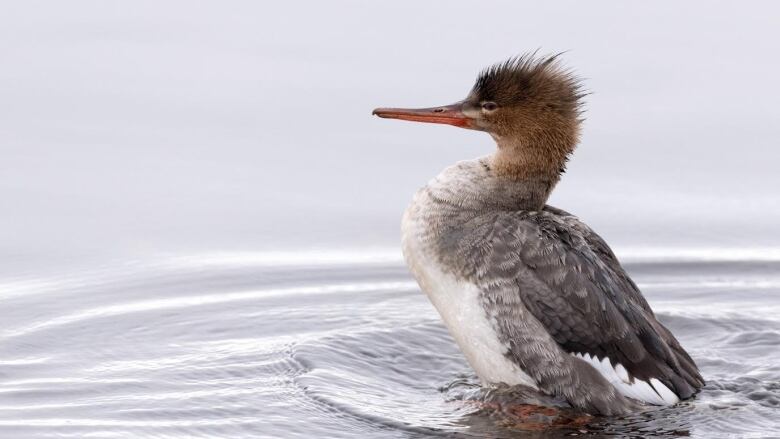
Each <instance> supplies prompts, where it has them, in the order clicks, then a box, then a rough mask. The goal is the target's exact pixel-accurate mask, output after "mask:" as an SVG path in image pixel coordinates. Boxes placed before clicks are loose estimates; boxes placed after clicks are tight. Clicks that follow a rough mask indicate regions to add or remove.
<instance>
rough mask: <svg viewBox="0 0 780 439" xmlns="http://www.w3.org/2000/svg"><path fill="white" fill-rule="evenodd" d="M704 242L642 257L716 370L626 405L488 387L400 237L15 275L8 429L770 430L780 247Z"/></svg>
mask: <svg viewBox="0 0 780 439" xmlns="http://www.w3.org/2000/svg"><path fill="white" fill-rule="evenodd" d="M703 253H704V252H699V251H691V250H684V251H678V252H677V254H676V256H677V260H674V261H668V260H667V261H665V260H661V259H660V258H659V257H656V256H655V255H654V254H653V252H652V251H641V252H635V253H634V257H633V258H632V257H629V258H628V260H629V261H632V262H630V263H629V264H627V265H628V269H629V271H630V272H631V274H632V276H634V278H635V279H636V280H637V281H638V282H639V284H640V287H641V288H642V290H643V291H644V293H645V295H646V296H647V298H648V300H649V301H650V302H651V304H652V305H653V308H654V309H655V310H656V311H657V314H658V315H659V318H660V320H661V321H662V322H663V323H664V324H665V325H667V326H669V327H670V329H672V331H673V332H674V333H675V334H676V335H677V336H678V337H679V339H680V341H681V342H682V343H683V345H684V346H685V347H686V348H687V349H688V350H689V351H690V352H691V353H692V355H693V356H694V358H695V360H696V361H697V363H698V364H699V366H700V367H701V369H702V372H703V374H704V376H705V378H706V379H707V383H708V384H707V387H706V388H705V389H704V390H703V391H702V393H701V394H700V395H698V396H697V397H696V399H694V400H692V401H688V402H684V403H682V404H678V405H676V406H673V407H667V408H661V409H659V408H648V410H647V411H645V412H642V413H637V414H636V415H632V416H630V417H626V418H621V419H609V420H605V419H602V418H593V417H583V416H581V415H578V414H576V413H573V412H571V411H568V410H567V408H566V406H565V404H563V403H562V402H560V401H554V400H551V399H549V398H545V397H543V396H541V395H535V394H531V393H523V392H522V391H521V389H483V388H480V386H479V384H478V382H477V380H476V378H475V377H474V375H473V374H472V372H471V371H470V369H469V367H468V365H467V364H466V363H465V361H464V359H463V358H462V356H461V354H460V352H459V351H458V349H457V347H456V346H455V344H454V342H453V341H452V339H451V338H450V337H449V334H448V333H447V332H446V330H445V329H444V328H443V326H442V325H441V323H440V321H439V317H438V315H437V314H436V312H435V311H434V310H433V308H432V307H431V305H430V304H429V303H428V302H427V299H426V298H425V297H424V295H423V294H422V293H420V292H419V290H418V289H417V286H416V284H415V283H414V282H413V281H412V280H411V278H410V277H409V275H408V274H407V272H406V269H405V268H404V267H403V264H402V262H401V260H400V256H399V255H398V254H397V253H395V252H383V251H375V252H370V251H367V252H363V251H359V252H347V251H344V252H319V253H317V252H315V253H260V254H253V253H244V254H219V255H197V256H189V257H170V258H161V259H159V260H156V261H148V262H144V261H137V262H133V263H122V264H109V265H106V266H105V267H103V268H102V269H99V270H91V271H89V272H70V273H67V274H64V275H58V274H56V273H54V274H51V275H48V276H30V277H16V278H10V277H6V278H5V279H0V297H2V302H0V312H1V313H2V315H3V317H4V325H3V327H2V328H0V330H2V333H1V334H2V335H1V337H2V343H0V378H1V379H0V435H1V436H3V437H63V436H66V437H68V436H70V437H85V436H88V435H91V436H94V437H109V436H110V437H128V438H130V437H133V438H135V437H150V436H160V437H213V436H223V437H224V436H227V437H237V436H253V435H256V436H271V437H317V436H337V437H361V438H362V437H398V436H407V437H409V436H411V437H414V436H423V435H432V434H441V435H446V436H458V435H463V436H469V437H475V436H476V437H511V436H513V435H516V434H517V433H518V432H523V433H524V434H526V435H533V436H538V437H558V436H561V435H568V434H586V433H587V434H590V433H595V434H605V435H616V436H624V435H635V436H647V435H674V436H679V435H692V436H698V437H706V438H712V437H728V436H756V437H758V436H766V435H767V434H769V433H771V432H775V431H778V429H780V421H778V420H777V419H780V417H778V416H777V414H778V409H779V408H780V385H779V384H778V383H779V382H780V366H778V365H780V353H779V352H778V349H777V346H778V344H780V319H778V317H777V316H778V315H780V295H779V294H778V293H779V292H780V274H778V273H780V271H779V270H778V268H780V261H778V259H780V258H774V259H773V258H771V257H770V256H771V254H770V253H766V252H755V254H752V255H751V254H750V251H743V254H742V255H737V256H743V257H744V259H741V260H737V259H738V258H737V257H735V256H734V254H723V255H721V257H714V256H713V254H709V257H708V258H703V257H702V256H704V254H703ZM629 256H630V255H629ZM658 256H660V255H658ZM716 256H717V255H716ZM759 256H761V257H759ZM549 407H554V408H555V410H550V409H549Z"/></svg>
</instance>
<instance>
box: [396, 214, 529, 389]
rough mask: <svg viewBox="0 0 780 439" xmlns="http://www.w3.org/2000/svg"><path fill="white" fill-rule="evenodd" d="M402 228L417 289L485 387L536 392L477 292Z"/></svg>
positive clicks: (406, 225) (407, 255)
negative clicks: (509, 355) (508, 355)
mask: <svg viewBox="0 0 780 439" xmlns="http://www.w3.org/2000/svg"><path fill="white" fill-rule="evenodd" d="M410 226H411V223H410V221H408V220H407V219H406V218H405V220H404V223H403V227H404V230H403V231H404V238H405V239H404V256H405V257H406V259H407V263H408V264H409V268H410V269H411V270H412V272H413V273H414V276H415V278H416V279H417V282H418V283H419V284H420V288H421V289H422V290H423V291H424V292H425V293H426V294H427V295H428V299H429V300H430V301H431V303H433V306H434V307H435V308H436V310H437V311H438V312H439V314H440V315H441V318H442V320H443V321H444V324H445V325H446V326H447V329H449V331H450V334H451V335H452V338H454V339H455V342H456V343H457V344H458V346H459V347H460V350H461V351H463V354H464V355H465V357H466V360H467V361H468V362H469V364H470V365H471V367H472V368H473V369H474V371H475V372H476V373H477V375H478V376H479V378H480V379H481V380H482V382H483V383H484V384H498V383H505V384H509V385H525V386H529V387H532V388H534V389H537V388H538V387H537V386H536V383H535V382H534V381H533V379H532V378H531V377H530V376H528V374H527V373H525V372H524V371H523V370H522V369H520V367H519V366H518V365H517V364H515V363H513V362H512V361H510V360H508V359H507V358H506V356H505V354H506V352H507V350H508V348H507V346H506V345H505V344H504V343H502V342H501V340H499V338H498V334H497V333H496V331H495V330H494V329H493V325H491V323H490V321H489V320H488V317H487V314H486V313H485V309H484V308H483V307H482V304H481V303H480V301H479V293H480V290H479V288H478V287H477V286H476V285H474V284H471V283H468V282H463V281H458V280H457V279H456V278H455V276H453V275H451V274H447V273H445V272H444V271H443V270H442V269H441V268H440V267H439V266H438V265H437V264H436V262H435V260H436V259H435V258H433V257H429V256H428V255H427V254H426V253H425V252H424V251H422V249H421V248H420V246H419V245H418V243H417V242H416V240H415V239H414V238H413V236H414V235H413V234H412V233H410V231H409V230H408V228H409V227H410Z"/></svg>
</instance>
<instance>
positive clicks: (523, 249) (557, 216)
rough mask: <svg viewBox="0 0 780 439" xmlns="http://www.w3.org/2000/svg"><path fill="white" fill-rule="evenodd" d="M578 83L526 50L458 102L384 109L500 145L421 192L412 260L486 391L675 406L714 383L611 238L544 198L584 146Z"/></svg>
mask: <svg viewBox="0 0 780 439" xmlns="http://www.w3.org/2000/svg"><path fill="white" fill-rule="evenodd" d="M580 84H581V83H580V81H579V80H578V79H577V78H576V77H575V76H574V75H573V74H572V73H571V72H570V71H568V70H566V69H564V68H563V67H561V65H560V63H559V62H558V60H557V55H556V56H547V57H536V56H534V55H523V56H520V57H516V58H512V59H510V60H508V61H506V62H503V63H500V64H496V65H494V66H492V67H490V68H488V69H486V70H484V71H483V72H482V73H481V74H480V75H479V77H478V79H477V81H476V84H475V85H474V87H473V89H472V90H471V92H470V93H469V94H468V96H467V97H466V98H465V99H464V100H462V101H460V102H457V103H455V104H452V105H447V106H443V107H434V108H423V109H403V108H378V109H376V110H374V114H375V115H377V116H379V117H383V118H389V119H402V120H410V121H417V122H431V123H440V124H449V125H455V126H458V127H462V128H468V129H473V130H480V131H485V132H487V133H489V134H490V135H491V136H492V137H493V139H495V141H496V144H497V146H498V147H497V149H496V151H495V152H494V153H493V154H492V155H489V156H486V157H482V158H478V159H475V160H469V161H463V162H459V163H457V164H455V165H454V166H451V167H449V168H447V169H445V170H444V171H443V172H442V173H441V174H439V175H438V176H437V177H436V178H434V179H433V180H432V181H431V182H430V183H428V185H427V186H425V187H423V188H422V189H420V190H419V191H418V192H417V194H416V195H415V196H414V199H413V201H412V203H411V205H410V206H409V207H408V208H407V210H406V212H405V214H404V218H403V225H402V235H403V252H404V257H405V259H406V262H407V264H408V265H409V268H410V270H411V272H412V273H413V275H414V277H415V278H416V280H417V282H418V283H419V284H420V287H421V288H422V290H423V291H425V293H426V294H427V295H428V297H429V298H430V300H431V302H432V303H433V305H434V306H435V307H436V309H437V310H438V312H439V313H440V314H441V317H442V319H443V320H444V323H445V324H446V326H447V327H448V329H449V331H450V333H451V334H452V336H453V338H454V339H455V341H456V342H457V344H458V345H459V346H460V348H461V350H462V351H463V353H464V354H465V356H466V359H467V360H468V362H469V364H470V365H471V366H472V367H473V368H474V370H475V371H476V373H477V375H479V377H480V379H481V380H482V381H483V383H485V384H487V385H489V384H497V383H505V384H508V385H526V386H531V387H533V388H536V389H538V390H539V391H541V392H543V393H546V394H550V395H555V396H559V397H562V398H565V399H566V400H567V401H568V402H569V403H570V404H571V405H572V406H573V407H575V408H577V409H580V410H583V411H586V412H589V413H594V414H604V415H613V414H623V413H627V412H630V411H632V410H634V409H636V408H637V407H639V405H638V404H637V401H641V402H644V403H649V404H655V405H669V404H675V403H677V402H678V401H680V400H681V399H685V398H689V397H691V396H692V395H694V394H695V393H696V392H697V391H698V389H700V388H701V387H702V386H703V385H704V380H703V379H702V377H701V375H700V374H699V371H698V369H697V367H696V365H695V364H694V362H693V360H692V359H691V357H690V356H689V355H688V353H686V352H685V350H684V349H683V348H682V346H680V343H679V342H678V341H677V340H676V339H675V338H674V336H673V335H672V333H671V332H670V331H669V330H668V329H667V328H665V327H664V326H663V325H662V324H661V323H659V322H658V320H657V319H656V317H655V315H654V314H653V311H652V310H651V309H650V306H649V305H648V303H647V301H646V300H645V298H644V297H643V296H642V293H641V292H640V291H639V289H638V288H637V286H636V284H635V283H634V282H633V281H632V280H631V278H629V276H628V274H627V273H626V272H625V270H624V269H623V267H621V265H620V263H619V262H618V260H617V258H616V257H615V255H614V254H613V253H612V251H611V250H610V248H609V246H608V245H607V244H606V242H604V240H603V239H602V238H601V237H599V235H597V234H596V233H595V232H593V230H591V229H590V227H588V226H587V225H585V224H584V223H583V222H581V221H580V220H579V219H578V218H577V217H575V216H574V215H571V214H569V213H567V212H564V211H563V210H560V209H557V208H555V207H552V206H549V205H547V204H546V202H547V198H548V197H549V195H550V192H551V191H552V190H553V188H554V187H555V185H556V183H558V180H559V179H560V177H561V174H562V173H563V171H564V168H565V164H566V161H567V159H568V157H569V155H570V154H571V153H572V151H574V148H575V146H576V145H577V143H578V141H579V136H580V124H581V121H582V119H581V113H582V111H581V109H582V97H583V95H584V93H583V91H582V88H581V85H580Z"/></svg>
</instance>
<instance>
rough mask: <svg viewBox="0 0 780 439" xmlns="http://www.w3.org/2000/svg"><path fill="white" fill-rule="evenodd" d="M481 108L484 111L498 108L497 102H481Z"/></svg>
mask: <svg viewBox="0 0 780 439" xmlns="http://www.w3.org/2000/svg"><path fill="white" fill-rule="evenodd" d="M482 109H483V110H485V111H495V110H496V109H498V104H496V103H495V102H485V103H483V104H482Z"/></svg>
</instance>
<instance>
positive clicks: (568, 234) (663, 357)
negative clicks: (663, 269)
mask: <svg viewBox="0 0 780 439" xmlns="http://www.w3.org/2000/svg"><path fill="white" fill-rule="evenodd" d="M469 227H472V228H471V233H466V234H464V235H461V238H462V239H460V240H458V242H457V243H455V242H451V243H450V244H451V245H454V246H456V247H457V248H458V249H459V250H460V252H459V253H460V255H461V258H458V259H460V260H461V261H463V262H465V263H466V264H468V265H469V266H470V267H471V268H473V270H471V274H472V276H474V277H476V278H477V281H478V282H479V283H480V284H482V285H484V286H485V288H483V291H484V293H483V295H484V296H485V297H484V298H483V300H484V301H485V303H486V306H489V307H492V308H493V310H492V311H491V312H492V313H493V314H494V315H496V314H511V313H512V312H513V311H512V310H511V307H513V306H517V304H516V302H517V299H515V300H514V301H513V300H509V299H508V298H507V297H498V296H496V294H498V293H493V291H498V290H496V289H492V288H490V285H491V284H502V285H506V283H507V282H513V283H514V285H515V288H514V291H515V294H517V296H516V297H517V298H519V302H520V303H522V305H523V306H524V307H525V308H526V309H527V310H528V311H529V312H530V314H532V315H533V316H534V317H535V318H536V319H537V320H538V321H539V322H540V323H541V324H542V325H543V326H544V328H545V329H546V331H547V332H548V333H549V334H550V335H551V336H552V338H553V339H554V340H555V342H557V343H558V345H560V346H561V348H562V349H563V350H564V351H566V352H569V353H575V352H580V353H587V354H590V355H594V356H597V357H598V358H599V359H603V358H604V357H608V358H610V359H611V360H612V361H613V362H615V363H617V362H619V363H620V364H622V365H623V366H624V367H625V368H626V370H627V371H628V372H629V374H630V375H631V377H632V378H638V379H642V380H649V379H650V378H656V379H658V380H660V381H661V382H662V383H664V384H665V385H666V386H667V387H669V388H670V389H672V390H673V391H674V392H675V393H676V394H677V395H678V396H680V397H681V398H687V397H690V396H691V395H692V394H694V393H695V392H696V390H697V389H699V388H700V387H702V386H703V384H704V381H703V380H702V378H701V375H700V374H699V372H698V369H697V368H696V365H695V364H694V362H693V360H692V359H691V358H690V356H689V355H688V354H687V353H686V352H685V350H684V349H683V348H682V347H681V346H680V344H679V342H678V341H677V340H676V339H675V338H674V336H673V335H672V334H671V332H669V331H668V330H667V329H666V328H665V327H664V326H663V325H662V324H661V323H659V322H658V321H657V320H656V318H655V315H654V314H653V312H652V310H651V309H650V306H649V305H648V303H647V301H646V300H645V299H644V297H643V296H642V294H641V292H640V291H639V289H638V288H637V286H636V284H635V283H634V282H633V281H631V279H630V278H629V276H628V275H627V273H626V272H625V270H624V269H623V268H622V267H621V266H620V263H619V262H618V260H617V258H616V257H615V255H614V254H613V252H612V251H611V250H610V248H609V247H608V246H607V244H606V243H605V242H604V241H603V239H601V237H599V236H598V235H597V234H596V233H594V232H593V231H592V230H591V229H590V228H588V227H587V226H586V225H585V224H583V223H582V222H580V221H579V220H578V219H577V218H576V217H574V216H572V215H569V214H567V213H566V212H563V211H561V210H558V209H555V208H552V207H547V208H546V209H545V211H542V212H503V213H497V214H493V215H491V217H490V218H489V219H485V218H482V220H481V221H477V222H476V223H472V224H470V225H469ZM474 267H478V268H474ZM463 268H466V267H463ZM505 290H506V288H502V289H501V291H502V293H500V294H504V295H505V294H506V292H505ZM491 294H493V296H492V297H491ZM502 307H503V308H508V309H501V308H502ZM498 330H499V332H501V333H503V335H504V336H505V338H507V339H508V340H506V341H507V342H508V343H509V345H510V346H511V345H512V343H511V336H512V330H511V328H498ZM614 365H615V364H613V366H614Z"/></svg>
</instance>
